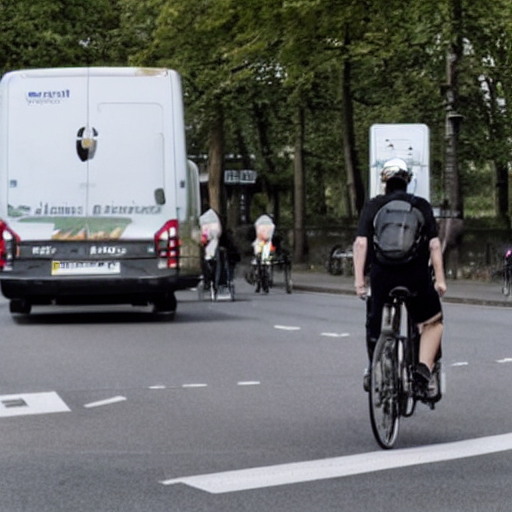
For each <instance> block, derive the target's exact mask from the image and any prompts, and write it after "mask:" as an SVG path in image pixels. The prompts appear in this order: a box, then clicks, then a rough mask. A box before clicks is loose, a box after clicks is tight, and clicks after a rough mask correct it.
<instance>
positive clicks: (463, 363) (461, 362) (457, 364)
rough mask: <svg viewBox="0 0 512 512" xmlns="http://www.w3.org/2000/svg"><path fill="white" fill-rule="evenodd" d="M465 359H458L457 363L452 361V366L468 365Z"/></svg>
mask: <svg viewBox="0 0 512 512" xmlns="http://www.w3.org/2000/svg"><path fill="white" fill-rule="evenodd" d="M468 364H469V363H468V362H467V361H460V362H459V363H453V364H452V366H468Z"/></svg>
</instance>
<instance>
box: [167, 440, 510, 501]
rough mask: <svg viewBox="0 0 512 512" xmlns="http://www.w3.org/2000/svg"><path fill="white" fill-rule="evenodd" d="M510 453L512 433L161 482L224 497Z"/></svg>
mask: <svg viewBox="0 0 512 512" xmlns="http://www.w3.org/2000/svg"><path fill="white" fill-rule="evenodd" d="M507 450H512V433H510V434H503V435H497V436H490V437H482V438H479V439H469V440H467V441H457V442H454V443H445V444H435V445H430V446H422V447H418V448H408V449H403V450H381V451H378V452H370V453H362V454H358V455H349V456H346V457H335V458H332V459H321V460H312V461H309V462H297V463H292V464H282V465H277V466H267V467H259V468H251V469H242V470H239V471H225V472H222V473H211V474H205V475H196V476H188V477H181V478H172V479H170V480H164V481H162V482H160V483H161V484H163V485H173V484H185V485H188V486H190V487H194V488H196V489H199V490H202V491H205V492H209V493H211V494H222V493H228V492H237V491H245V490H250V489H261V488H266V487H274V486H278V485H286V484H294V483H300V482H313V481H317V480H326V479H330V478H340V477H345V476H352V475H360V474H364V473H373V472H375V471H383V470H387V469H395V468H403V467H408V466H417V465H419V464H428V463H433V462H443V461H448V460H455V459H463V458H466V457H475V456H478V455H487V454H489V453H497V452H503V451H507Z"/></svg>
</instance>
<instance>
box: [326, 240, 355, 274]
mask: <svg viewBox="0 0 512 512" xmlns="http://www.w3.org/2000/svg"><path fill="white" fill-rule="evenodd" d="M352 257H353V254H352V250H351V249H350V248H347V249H343V247H342V246H341V245H334V246H333V247H332V248H331V250H330V252H329V256H328V258H327V261H326V262H325V267H326V270H327V272H328V273H329V274H331V275H333V276H340V275H342V274H343V273H345V274H347V273H349V269H350V267H351V264H352Z"/></svg>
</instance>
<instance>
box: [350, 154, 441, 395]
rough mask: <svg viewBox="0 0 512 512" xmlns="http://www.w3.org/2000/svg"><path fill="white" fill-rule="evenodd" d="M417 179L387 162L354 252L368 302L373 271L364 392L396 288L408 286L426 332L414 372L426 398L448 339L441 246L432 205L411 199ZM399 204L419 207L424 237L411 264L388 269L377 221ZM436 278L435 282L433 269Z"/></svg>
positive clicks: (357, 278) (359, 285)
mask: <svg viewBox="0 0 512 512" xmlns="http://www.w3.org/2000/svg"><path fill="white" fill-rule="evenodd" d="M411 177H412V173H411V171H410V170H409V168H408V167H407V164H406V163H405V161H404V160H402V159H400V158H394V159H391V160H389V161H387V162H386V163H385V164H384V166H383V168H382V171H381V181H382V182H383V184H384V186H385V192H384V194H382V195H378V196H376V197H374V198H372V199H370V200H369V201H367V203H366V204H365V206H364V208H363V211H362V213H361V217H360V219H359V225H358V228H357V232H356V238H355V242H354V246H353V258H354V286H355V292H356V294H357V295H358V296H359V297H361V298H364V297H366V294H367V287H366V284H367V283H366V279H365V269H367V268H368V267H369V278H370V279H369V284H370V289H371V301H370V303H369V307H368V312H367V319H366V345H367V351H368V356H369V358H370V365H369V367H368V369H367V370H366V371H365V376H364V388H365V390H366V391H368V390H369V385H370V384H369V381H370V379H369V372H370V368H371V361H372V357H373V350H374V348H375V345H376V343H377V340H378V338H379V335H380V329H381V321H382V309H383V306H384V304H385V302H386V299H387V297H388V294H389V292H390V291H391V289H392V288H394V287H395V286H405V287H407V288H408V289H409V290H410V291H411V292H412V293H413V296H412V297H411V298H410V299H408V303H407V306H408V309H409V312H410V314H411V317H412V319H413V321H414V322H415V323H416V324H417V325H418V328H419V332H420V347H419V364H418V366H417V367H416V369H415V370H414V373H413V375H414V381H415V386H416V388H417V390H418V392H419V393H420V394H426V393H427V389H428V384H429V381H430V378H431V372H432V369H433V366H434V364H435V362H436V360H437V359H438V358H439V357H440V355H441V337H442V333H443V313H442V308H441V301H440V298H439V297H442V296H443V295H444V293H445V292H446V280H445V275H444V270H443V259H442V253H441V242H440V239H439V236H438V231H437V225H436V222H435V219H434V215H433V212H432V207H431V205H430V203H429V202H428V201H427V200H426V199H424V198H422V197H418V196H414V195H412V194H409V193H407V185H408V183H409V182H410V181H411ZM394 200H400V201H402V200H403V201H406V202H408V203H410V204H411V205H414V207H415V208H417V210H419V211H420V212H421V214H422V217H423V219H422V220H423V223H422V226H421V233H422V237H421V238H420V239H419V240H418V244H417V250H416V252H415V253H414V255H413V256H411V258H410V260H407V261H406V262H401V263H394V264H386V263H383V262H382V261H381V259H378V258H377V255H376V248H375V247H374V243H373V241H374V235H375V226H374V220H375V217H376V215H377V213H378V212H379V210H380V208H381V207H382V206H383V205H385V204H387V203H389V202H391V201H394ZM429 260H430V264H431V265H432V269H433V272H434V281H433V280H432V273H431V268H430V265H429Z"/></svg>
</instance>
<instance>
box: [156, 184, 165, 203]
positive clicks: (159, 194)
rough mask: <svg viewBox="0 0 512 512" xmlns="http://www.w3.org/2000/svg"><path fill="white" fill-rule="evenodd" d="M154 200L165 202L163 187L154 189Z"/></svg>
mask: <svg viewBox="0 0 512 512" xmlns="http://www.w3.org/2000/svg"><path fill="white" fill-rule="evenodd" d="M155 201H156V204H165V192H164V189H163V188H156V189H155Z"/></svg>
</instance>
